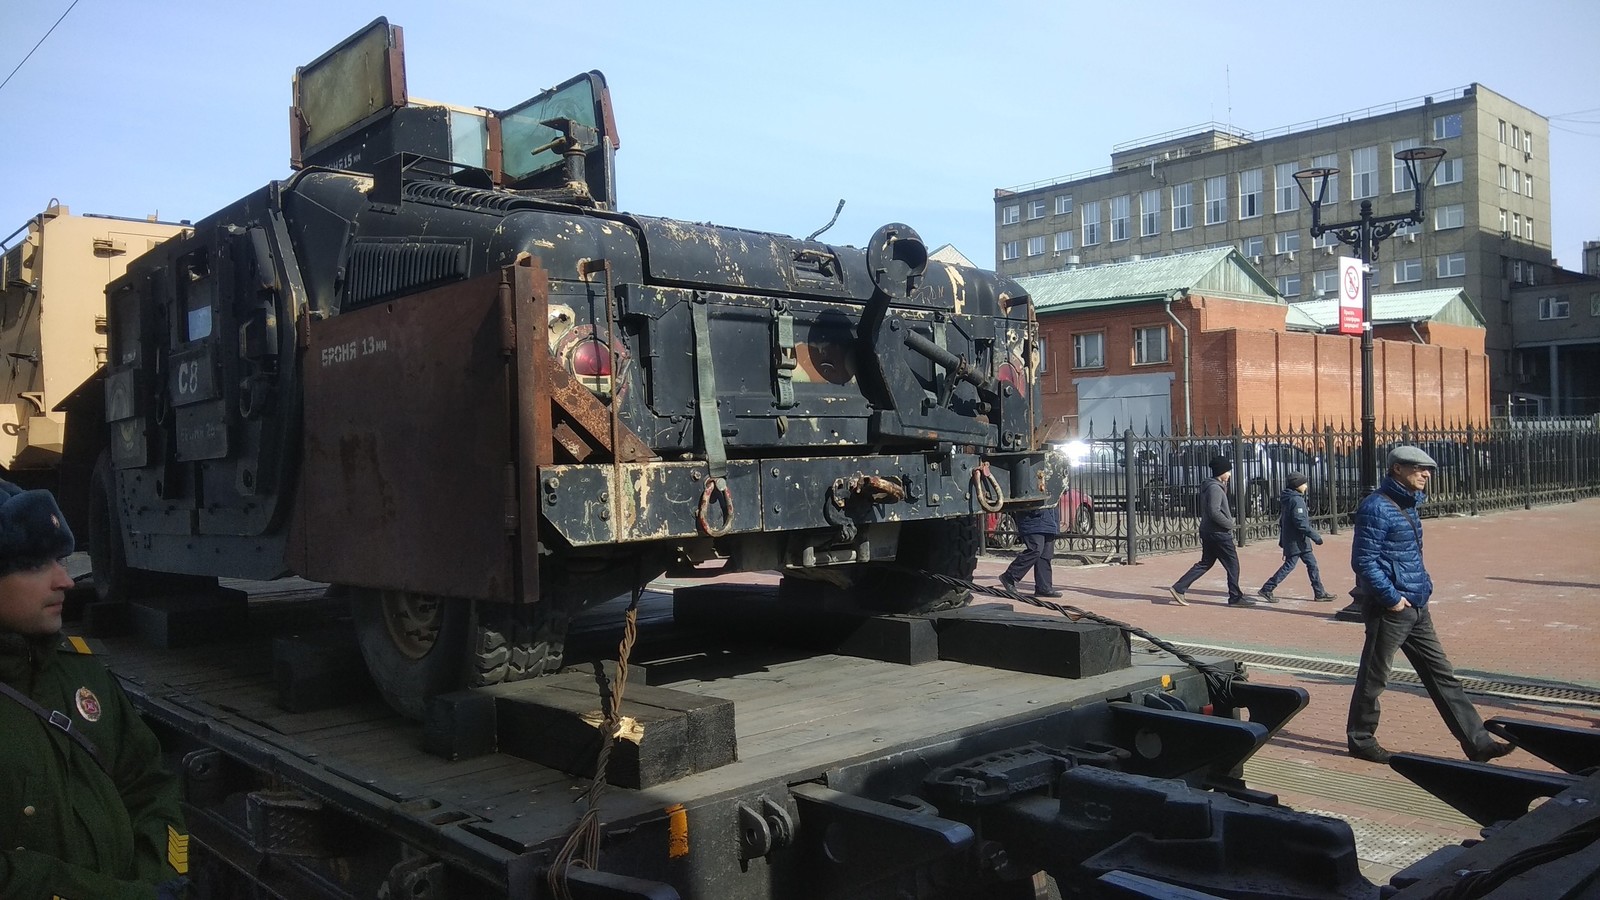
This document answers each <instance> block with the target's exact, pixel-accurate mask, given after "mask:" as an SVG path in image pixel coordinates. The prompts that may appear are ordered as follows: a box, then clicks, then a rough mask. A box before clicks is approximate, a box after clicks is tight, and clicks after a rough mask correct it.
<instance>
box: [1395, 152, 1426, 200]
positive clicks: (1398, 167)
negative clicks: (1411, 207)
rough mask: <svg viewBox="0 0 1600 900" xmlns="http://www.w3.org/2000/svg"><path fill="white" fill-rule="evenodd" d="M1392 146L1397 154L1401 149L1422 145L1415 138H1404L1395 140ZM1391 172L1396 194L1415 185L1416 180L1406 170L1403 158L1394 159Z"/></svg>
mask: <svg viewBox="0 0 1600 900" xmlns="http://www.w3.org/2000/svg"><path fill="white" fill-rule="evenodd" d="M1392 146H1393V150H1394V152H1395V155H1397V156H1398V155H1399V153H1400V151H1401V150H1410V149H1412V148H1414V147H1420V146H1422V142H1421V141H1419V140H1417V139H1416V138H1406V139H1405V140H1403V141H1395V142H1394V144H1393V145H1392ZM1391 174H1392V175H1393V184H1394V192H1395V193H1396V194H1399V193H1403V192H1405V191H1409V190H1411V189H1412V188H1413V187H1415V186H1416V182H1414V181H1412V180H1411V173H1410V172H1409V171H1407V170H1406V164H1405V162H1404V161H1403V160H1399V159H1397V160H1395V161H1394V168H1393V169H1392V172H1391Z"/></svg>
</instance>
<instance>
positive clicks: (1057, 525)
mask: <svg viewBox="0 0 1600 900" xmlns="http://www.w3.org/2000/svg"><path fill="white" fill-rule="evenodd" d="M1012 519H1014V520H1015V521H1016V523H1017V534H1018V536H1019V537H1021V538H1022V552H1021V553H1018V554H1017V558H1016V559H1014V560H1012V561H1011V565H1009V566H1007V567H1006V570H1005V571H1004V572H1002V573H1000V584H1002V585H1003V586H1005V589H1006V590H1008V591H1015V590H1016V589H1017V581H1018V580H1019V579H1021V578H1022V576H1023V575H1025V574H1027V572H1028V570H1029V569H1032V570H1033V595H1034V596H1035V597H1059V596H1061V592H1060V591H1058V590H1056V586H1055V576H1054V573H1053V572H1052V571H1051V569H1050V566H1051V562H1052V561H1053V560H1054V559H1055V555H1056V535H1057V534H1059V533H1060V531H1061V506H1060V503H1059V501H1058V502H1057V503H1056V504H1053V505H1051V506H1041V507H1039V508H1038V509H1026V510H1022V511H1020V512H1018V513H1016V514H1014V515H1013V516H1012Z"/></svg>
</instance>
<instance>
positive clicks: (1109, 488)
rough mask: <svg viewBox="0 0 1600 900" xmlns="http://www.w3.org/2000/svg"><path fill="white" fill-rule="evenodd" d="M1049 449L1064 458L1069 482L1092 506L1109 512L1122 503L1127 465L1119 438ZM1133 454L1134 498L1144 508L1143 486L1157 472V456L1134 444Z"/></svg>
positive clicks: (1126, 497) (1126, 481)
mask: <svg viewBox="0 0 1600 900" xmlns="http://www.w3.org/2000/svg"><path fill="white" fill-rule="evenodd" d="M1051 449H1052V450H1054V451H1055V452H1056V453H1059V454H1061V455H1062V456H1063V457H1064V458H1065V459H1066V463H1067V466H1068V471H1069V472H1070V473H1071V474H1070V476H1069V477H1070V484H1071V485H1072V486H1073V487H1074V488H1076V489H1077V490H1078V491H1079V492H1081V493H1083V494H1086V495H1088V496H1089V497H1090V498H1091V501H1092V503H1093V505H1094V506H1095V507H1097V508H1099V509H1102V510H1105V511H1108V512H1111V511H1116V510H1121V509H1123V508H1124V507H1125V506H1126V504H1127V502H1128V466H1127V458H1126V457H1125V456H1124V449H1123V443H1122V441H1120V440H1114V441H1068V442H1066V443H1062V444H1055V445H1052V447H1051ZM1133 453H1134V467H1133V473H1134V498H1135V503H1136V505H1138V506H1139V507H1140V508H1144V507H1143V504H1144V493H1145V487H1144V486H1145V484H1146V483H1147V482H1148V481H1149V480H1150V479H1151V478H1152V477H1154V476H1157V475H1159V474H1160V471H1161V466H1160V457H1159V456H1158V455H1157V454H1156V453H1155V451H1153V450H1151V449H1149V448H1148V447H1144V446H1135V447H1134V450H1133Z"/></svg>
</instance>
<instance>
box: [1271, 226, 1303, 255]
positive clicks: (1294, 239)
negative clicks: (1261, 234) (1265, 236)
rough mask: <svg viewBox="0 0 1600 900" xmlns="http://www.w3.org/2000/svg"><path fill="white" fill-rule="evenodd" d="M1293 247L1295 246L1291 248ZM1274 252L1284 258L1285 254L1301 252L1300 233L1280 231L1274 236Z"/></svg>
mask: <svg viewBox="0 0 1600 900" xmlns="http://www.w3.org/2000/svg"><path fill="white" fill-rule="evenodd" d="M1290 245H1293V246H1290ZM1272 250H1273V252H1274V253H1276V254H1278V255H1279V256H1282V255H1283V254H1285V253H1299V252H1300V232H1298V231H1280V232H1278V233H1277V234H1275V235H1273V241H1272Z"/></svg>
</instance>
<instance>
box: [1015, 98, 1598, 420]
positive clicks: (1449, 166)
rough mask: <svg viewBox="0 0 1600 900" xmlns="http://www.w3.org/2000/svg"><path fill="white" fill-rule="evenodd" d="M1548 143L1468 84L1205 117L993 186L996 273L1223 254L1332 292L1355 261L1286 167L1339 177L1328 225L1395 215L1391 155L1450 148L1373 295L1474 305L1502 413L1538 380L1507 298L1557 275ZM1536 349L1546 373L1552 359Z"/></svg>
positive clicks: (1406, 204) (1278, 284)
mask: <svg viewBox="0 0 1600 900" xmlns="http://www.w3.org/2000/svg"><path fill="white" fill-rule="evenodd" d="M1549 134H1550V126H1549V123H1548V121H1547V120H1546V119H1545V117H1544V116H1541V115H1539V114H1538V113H1536V112H1534V111H1532V110H1530V109H1528V108H1527V107H1524V106H1522V105H1521V104H1518V103H1516V102H1515V101H1513V100H1511V99H1509V98H1506V97H1504V96H1502V95H1500V94H1497V93H1495V92H1494V91H1492V90H1489V89H1488V88H1487V87H1485V86H1483V85H1481V84H1472V85H1467V86H1465V87H1461V88H1457V89H1454V90H1450V91H1444V92H1439V93H1436V94H1433V95H1431V96H1427V97H1419V98H1415V99H1413V100H1401V101H1398V102H1395V103H1390V104H1385V105H1383V106H1377V107H1372V108H1369V109H1363V110H1358V111H1354V112H1348V113H1343V114H1340V115H1336V116H1328V117H1326V118H1322V119H1318V120H1315V121H1308V122H1302V123H1299V124H1295V125H1290V126H1287V127H1283V128H1274V129H1269V130H1265V131H1259V132H1247V131H1240V130H1237V129H1234V128H1231V127H1228V126H1224V125H1220V124H1217V123H1209V124H1207V125H1202V126H1196V127H1193V128H1187V129H1180V130H1177V131H1173V132H1170V133H1167V134H1163V135H1156V136H1154V137H1150V138H1143V139H1139V140H1134V141H1128V142H1126V143H1124V144H1119V145H1117V146H1115V147H1112V148H1111V157H1110V163H1111V164H1110V166H1108V167H1106V168H1104V169H1098V170H1094V171H1091V172H1083V173H1079V174H1076V175H1068V176H1065V177H1063V178H1056V179H1050V180H1046V181H1038V182H1034V183H1032V184H1025V185H1018V186H1015V187H1010V188H1002V189H999V190H996V191H995V199H994V204H995V259H996V260H997V264H996V268H997V269H998V270H999V271H1000V272H1001V273H1002V274H1005V275H1010V276H1013V277H1017V276H1022V275H1039V274H1044V273H1048V272H1053V271H1060V270H1063V269H1066V268H1068V267H1069V266H1072V265H1075V264H1079V263H1081V264H1082V265H1085V266H1094V265H1101V264H1105V263H1112V262H1118V261H1123V260H1129V259H1136V258H1141V257H1142V258H1144V259H1150V258H1152V257H1155V256H1159V255H1165V254H1170V253H1185V252H1191V251H1194V250H1201V249H1213V248H1219V247H1233V248H1235V249H1237V250H1239V251H1240V253H1242V254H1243V255H1244V256H1245V258H1247V259H1249V260H1251V261H1252V262H1253V263H1254V264H1255V265H1256V266H1258V267H1259V268H1260V269H1261V271H1262V272H1263V273H1265V275H1266V277H1267V279H1268V282H1269V283H1270V284H1271V285H1272V286H1273V287H1274V288H1275V289H1276V291H1277V293H1278V294H1280V295H1282V296H1284V297H1286V298H1288V299H1289V301H1290V302H1299V301H1302V300H1312V299H1316V298H1317V297H1318V296H1328V295H1332V294H1333V293H1334V289H1335V288H1336V287H1337V271H1336V269H1335V266H1336V263H1337V258H1338V256H1340V255H1354V254H1353V253H1352V252H1351V251H1349V250H1348V249H1347V248H1343V247H1342V246H1341V245H1340V244H1339V243H1338V241H1337V240H1336V239H1335V238H1334V237H1333V236H1332V235H1324V236H1323V237H1321V238H1319V239H1315V240H1313V239H1312V238H1311V235H1310V233H1309V229H1310V227H1311V215H1310V210H1309V208H1308V207H1307V206H1306V204H1305V203H1304V202H1303V200H1302V198H1301V196H1300V191H1299V188H1298V187H1297V186H1296V184H1295V181H1294V177H1293V176H1294V173H1295V172H1296V171H1298V170H1301V169H1304V168H1308V167H1311V166H1319V167H1321V166H1328V167H1333V168H1337V169H1340V170H1341V171H1340V174H1339V175H1338V176H1337V177H1336V178H1335V179H1334V180H1333V181H1331V182H1330V184H1329V186H1328V193H1329V200H1328V202H1327V203H1325V204H1324V206H1323V209H1322V216H1323V221H1324V222H1343V221H1348V220H1351V219H1353V218H1355V217H1356V215H1357V213H1358V209H1359V206H1360V203H1361V201H1362V200H1371V201H1372V202H1373V206H1374V212H1375V213H1377V214H1378V215H1385V214H1390V213H1397V212H1402V211H1404V210H1407V209H1410V208H1411V201H1412V189H1411V184H1410V181H1409V179H1408V178H1407V176H1406V174H1405V169H1404V166H1403V165H1400V164H1399V163H1398V162H1397V161H1396V160H1395V159H1394V153H1395V152H1396V151H1398V150H1402V149H1405V148H1408V147H1416V146H1419V145H1432V146H1437V147H1440V148H1442V149H1444V150H1445V151H1446V154H1447V155H1446V156H1445V157H1444V160H1443V161H1442V162H1441V163H1440V165H1439V168H1438V170H1437V171H1436V172H1435V173H1434V175H1433V177H1432V179H1431V180H1430V181H1429V182H1428V185H1427V191H1426V197H1425V203H1426V206H1427V210H1426V221H1424V222H1423V223H1422V224H1421V225H1417V226H1412V227H1410V228H1407V229H1404V230H1402V231H1401V232H1399V233H1397V234H1396V235H1395V236H1394V237H1392V238H1390V239H1389V240H1387V241H1385V242H1384V243H1383V244H1382V245H1380V248H1379V251H1380V257H1379V259H1378V260H1377V261H1376V263H1375V264H1374V271H1373V289H1374V292H1375V293H1377V292H1385V291H1387V292H1391V293H1392V292H1395V291H1419V290H1435V289H1445V288H1459V289H1462V290H1464V291H1466V293H1467V294H1468V295H1469V296H1471V297H1472V298H1474V299H1475V300H1476V301H1477V302H1478V306H1479V309H1480V311H1481V312H1482V313H1483V316H1484V319H1485V324H1486V328H1485V347H1486V353H1487V355H1488V357H1489V360H1490V364H1491V367H1492V374H1491V377H1492V378H1493V380H1494V391H1493V393H1492V394H1491V397H1492V403H1493V404H1494V405H1495V406H1496V407H1501V408H1503V407H1504V406H1505V403H1506V398H1507V396H1508V395H1510V394H1511V393H1512V392H1515V391H1527V390H1529V389H1530V388H1531V387H1533V386H1534V383H1533V382H1531V381H1530V380H1529V379H1530V378H1535V379H1537V377H1538V376H1537V375H1531V376H1530V375H1529V373H1530V372H1531V371H1532V370H1533V363H1532V362H1530V361H1526V360H1524V361H1519V360H1518V359H1516V358H1515V347H1516V336H1517V334H1518V333H1517V330H1516V325H1515V322H1514V317H1515V310H1513V308H1512V295H1513V289H1514V288H1519V287H1522V286H1524V285H1547V284H1549V283H1550V282H1551V279H1552V274H1551V273H1552V269H1553V265H1552V262H1553V261H1552V259H1551V243H1550V238H1551V234H1550V196H1551V189H1552V187H1553V185H1551V183H1550V162H1549V147H1550V142H1549ZM1585 312H1587V310H1585ZM1535 352H1536V353H1537V354H1539V355H1540V356H1541V359H1540V363H1541V364H1542V362H1543V359H1544V358H1545V357H1548V356H1550V355H1551V354H1550V351H1549V350H1548V349H1547V348H1546V347H1539V348H1537V350H1536V351H1535ZM1574 387H1575V389H1578V390H1584V389H1586V388H1583V387H1581V386H1574ZM1380 408H1381V407H1380Z"/></svg>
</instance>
